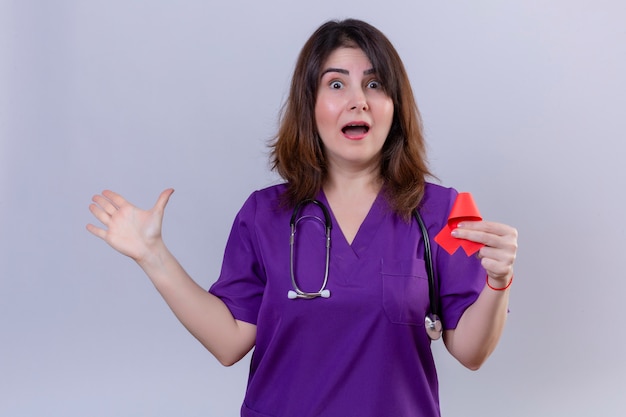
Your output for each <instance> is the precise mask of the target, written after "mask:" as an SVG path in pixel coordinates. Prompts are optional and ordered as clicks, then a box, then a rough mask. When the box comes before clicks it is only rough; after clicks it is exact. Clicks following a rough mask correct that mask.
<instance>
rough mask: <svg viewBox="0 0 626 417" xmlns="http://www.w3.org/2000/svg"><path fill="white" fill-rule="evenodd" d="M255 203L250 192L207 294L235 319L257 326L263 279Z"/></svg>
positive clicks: (231, 232) (235, 221)
mask: <svg viewBox="0 0 626 417" xmlns="http://www.w3.org/2000/svg"><path fill="white" fill-rule="evenodd" d="M256 215H257V203H256V193H253V194H252V195H251V196H250V197H249V198H248V200H247V201H246V202H245V203H244V205H243V207H242V208H241V210H240V211H239V213H238V214H237V216H236V217H235V220H234V222H233V226H232V229H231V231H230V235H229V237H228V241H227V243H226V249H225V251H224V259H223V262H222V269H221V272H220V276H219V278H218V280H217V281H216V282H215V283H214V284H213V285H212V286H211V288H210V289H209V292H210V293H211V294H213V295H215V296H217V297H218V298H220V299H221V300H222V301H223V302H224V303H225V304H226V306H227V307H228V309H229V310H230V311H231V313H232V315H233V317H235V319H237V320H241V321H245V322H248V323H252V324H257V317H258V312H259V308H260V305H261V300H262V298H263V291H264V288H265V283H266V277H265V273H264V271H263V268H262V264H261V262H260V253H259V245H258V239H257V235H256V228H255V223H256Z"/></svg>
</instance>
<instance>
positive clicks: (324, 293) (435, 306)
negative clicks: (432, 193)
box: [287, 199, 442, 340]
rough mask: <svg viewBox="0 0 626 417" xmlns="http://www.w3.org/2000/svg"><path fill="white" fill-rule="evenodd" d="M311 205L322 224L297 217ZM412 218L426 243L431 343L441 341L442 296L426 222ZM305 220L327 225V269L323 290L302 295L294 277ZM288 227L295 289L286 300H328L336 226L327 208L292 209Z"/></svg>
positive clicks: (316, 202) (299, 206)
mask: <svg viewBox="0 0 626 417" xmlns="http://www.w3.org/2000/svg"><path fill="white" fill-rule="evenodd" d="M309 204H314V205H316V206H317V207H319V208H320V209H321V210H322V213H324V220H323V221H322V219H320V218H319V217H317V216H312V215H305V216H302V217H298V215H299V214H300V211H301V210H302V208H304V207H305V206H307V205H309ZM413 216H414V217H415V219H416V220H417V223H418V224H419V227H420V231H421V233H422V239H423V240H424V252H425V261H426V273H427V275H428V297H429V299H430V311H429V312H428V314H426V317H425V319H424V325H425V327H426V333H427V334H428V337H430V339H431V340H437V339H439V338H440V337H441V332H442V325H441V320H440V319H439V316H438V314H437V312H438V311H439V295H438V288H437V285H436V283H435V273H434V270H433V259H432V252H431V249H430V240H429V238H428V230H427V229H426V226H425V225H424V221H423V220H422V216H421V215H420V214H419V211H418V210H417V209H415V210H414V211H413ZM304 219H314V220H317V221H319V222H321V223H322V224H323V225H324V229H325V235H326V239H325V240H326V242H325V244H326V265H325V268H324V280H323V281H322V285H321V287H320V289H319V290H317V291H315V292H307V291H302V289H300V287H299V286H298V282H297V280H296V275H295V273H294V251H295V240H296V230H297V228H298V223H299V222H300V221H302V220H304ZM289 225H290V227H291V234H290V236H289V272H290V274H291V285H292V286H293V289H291V290H289V291H288V292H287V297H288V298H289V299H290V300H295V299H298V298H302V299H305V300H311V299H314V298H318V297H322V298H329V297H330V290H328V289H327V288H326V284H327V283H328V270H329V265H330V232H331V229H332V227H333V226H332V220H331V218H330V213H329V211H328V208H327V207H326V206H325V205H324V203H322V202H321V201H319V200H313V199H309V200H303V201H301V202H300V203H298V204H297V205H296V207H295V208H294V209H293V213H292V215H291V220H290V221H289Z"/></svg>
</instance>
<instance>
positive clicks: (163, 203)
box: [154, 188, 174, 212]
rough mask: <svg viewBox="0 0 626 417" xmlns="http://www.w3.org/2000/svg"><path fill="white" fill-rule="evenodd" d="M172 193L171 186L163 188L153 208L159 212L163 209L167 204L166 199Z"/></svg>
mask: <svg viewBox="0 0 626 417" xmlns="http://www.w3.org/2000/svg"><path fill="white" fill-rule="evenodd" d="M173 193H174V189H173V188H168V189H166V190H164V191H163V192H162V193H161V194H160V195H159V198H158V199H157V202H156V204H155V205H154V210H158V211H159V212H163V211H165V206H167V203H168V201H170V197H171V196H172V194H173Z"/></svg>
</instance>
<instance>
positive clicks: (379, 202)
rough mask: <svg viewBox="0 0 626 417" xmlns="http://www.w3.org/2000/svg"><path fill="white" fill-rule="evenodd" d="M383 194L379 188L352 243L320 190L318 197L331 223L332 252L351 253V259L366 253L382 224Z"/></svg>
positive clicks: (383, 216) (384, 210) (386, 207)
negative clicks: (328, 214)
mask: <svg viewBox="0 0 626 417" xmlns="http://www.w3.org/2000/svg"><path fill="white" fill-rule="evenodd" d="M383 194H384V190H383V188H381V190H380V191H379V192H378V194H377V195H376V198H375V199H374V202H373V203H372V206H371V207H370V209H369V211H368V213H367V215H366V216H365V219H363V222H362V223H361V226H359V230H358V231H357V233H356V235H355V236H354V239H353V240H352V244H349V243H348V240H347V239H346V237H345V235H344V233H343V231H342V230H341V227H339V223H338V222H337V219H336V218H335V214H334V213H333V210H332V208H331V206H330V203H329V202H328V199H327V198H326V194H325V193H324V190H320V193H319V196H318V199H319V200H320V201H322V202H323V203H324V204H325V205H326V207H327V208H328V211H329V213H330V217H331V220H332V224H333V233H332V240H331V241H332V246H333V247H334V248H335V250H334V251H333V252H340V253H345V254H346V255H347V254H352V256H351V258H352V259H353V260H358V259H360V258H361V257H363V256H365V255H366V252H367V250H368V248H369V247H370V246H371V243H372V242H373V240H374V237H375V235H376V233H377V232H378V229H379V227H380V225H381V224H382V222H383V219H384V218H385V214H386V213H387V211H388V206H387V203H386V200H385V198H384V196H383ZM331 251H332V249H331ZM345 260H349V259H345Z"/></svg>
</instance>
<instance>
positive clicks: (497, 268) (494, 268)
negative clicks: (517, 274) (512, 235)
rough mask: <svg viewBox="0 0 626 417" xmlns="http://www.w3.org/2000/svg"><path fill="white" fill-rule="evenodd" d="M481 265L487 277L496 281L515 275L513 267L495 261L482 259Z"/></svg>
mask: <svg viewBox="0 0 626 417" xmlns="http://www.w3.org/2000/svg"><path fill="white" fill-rule="evenodd" d="M480 264H481V265H482V267H483V268H485V271H487V275H489V276H490V277H491V278H494V279H501V278H504V277H507V276H510V275H512V274H513V265H507V264H503V263H501V262H498V261H496V260H495V259H491V258H482V259H481V260H480Z"/></svg>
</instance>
